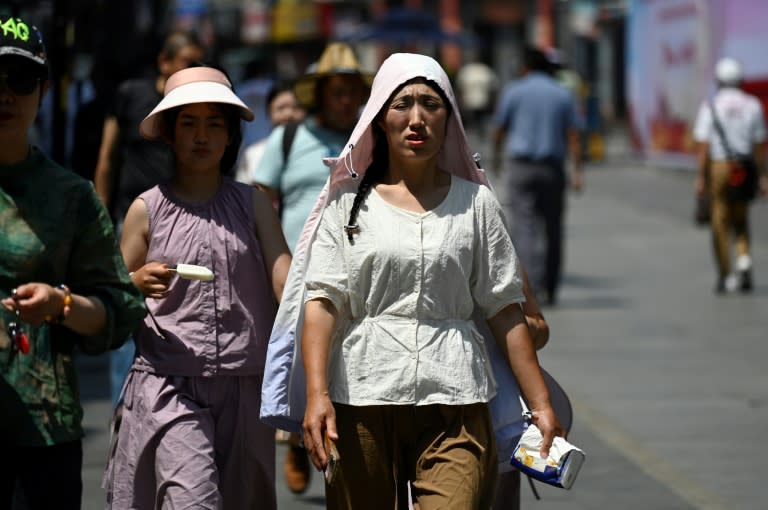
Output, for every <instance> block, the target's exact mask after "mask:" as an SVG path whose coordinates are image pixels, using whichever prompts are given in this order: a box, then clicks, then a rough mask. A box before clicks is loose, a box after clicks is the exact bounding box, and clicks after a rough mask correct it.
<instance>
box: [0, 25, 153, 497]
mask: <svg viewBox="0 0 768 510" xmlns="http://www.w3.org/2000/svg"><path fill="white" fill-rule="evenodd" d="M0 26H2V30H0V451H2V454H1V455H2V462H0V509H6V508H12V507H14V506H13V505H14V504H18V502H19V501H24V502H25V503H26V508H29V509H32V510H35V509H41V510H42V509H50V508H56V509H79V508H80V500H81V492H82V481H81V468H82V444H81V438H82V436H83V429H82V424H81V421H82V417H83V410H82V407H81V405H80V395H79V390H78V386H79V383H78V377H77V372H76V370H75V367H74V364H73V355H74V354H75V353H76V352H77V351H83V352H86V353H89V354H97V353H101V352H104V351H106V350H107V349H110V348H114V347H117V346H119V345H120V344H121V343H122V342H124V341H125V338H126V337H127V336H128V335H129V333H130V331H131V330H132V329H133V328H134V327H135V326H136V325H137V324H138V322H139V320H140V319H141V318H142V317H143V316H144V314H145V308H144V305H143V303H142V299H141V294H140V293H139V291H138V289H137V288H136V287H135V286H134V285H133V283H132V282H131V280H130V278H129V277H128V271H127V269H126V267H125V264H124V263H123V258H122V256H121V254H120V251H119V250H118V248H117V242H116V240H115V236H114V232H113V229H112V224H111V222H110V219H109V215H108V214H107V211H106V210H105V209H104V207H103V206H102V205H101V202H100V201H99V199H98V197H97V196H96V193H95V192H94V191H93V187H92V186H91V184H90V183H89V182H88V181H87V180H85V179H83V178H81V177H79V176H78V175H77V174H75V173H74V172H72V171H69V170H66V169H64V168H62V167H60V166H59V165H58V164H56V163H55V162H53V161H51V160H50V159H48V157H47V156H45V155H44V154H43V153H42V152H41V151H40V150H39V149H38V148H37V147H34V146H32V145H31V144H30V140H29V135H28V132H29V128H30V127H31V126H32V124H33V122H34V120H35V117H36V116H37V112H38V109H39V107H40V103H41V101H42V98H43V96H44V94H45V93H46V91H47V90H48V86H49V82H48V59H47V56H46V52H45V46H44V45H43V41H42V37H41V35H40V33H39V32H38V30H37V29H36V28H35V27H34V26H33V25H31V24H28V23H26V22H25V21H23V20H22V19H20V18H7V19H4V18H1V17H0ZM14 501H16V503H14Z"/></svg>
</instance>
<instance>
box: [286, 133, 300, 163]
mask: <svg viewBox="0 0 768 510" xmlns="http://www.w3.org/2000/svg"><path fill="white" fill-rule="evenodd" d="M298 129H299V123H298V122H289V123H288V124H286V125H285V131H283V167H285V165H287V164H288V155H289V154H290V153H291V145H293V139H294V138H296V131H297V130H298Z"/></svg>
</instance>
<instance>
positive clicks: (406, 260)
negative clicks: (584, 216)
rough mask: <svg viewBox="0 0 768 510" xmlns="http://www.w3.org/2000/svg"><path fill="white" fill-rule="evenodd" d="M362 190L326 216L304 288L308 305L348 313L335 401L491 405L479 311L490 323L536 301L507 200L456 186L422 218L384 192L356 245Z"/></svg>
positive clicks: (332, 372) (350, 189) (369, 202)
mask: <svg viewBox="0 0 768 510" xmlns="http://www.w3.org/2000/svg"><path fill="white" fill-rule="evenodd" d="M351 184H352V185H350V186H345V187H342V188H341V189H339V191H338V192H337V193H336V194H335V196H332V197H331V198H330V201H329V203H328V205H327V207H326V208H325V210H324V211H323V216H322V219H321V220H320V225H319V226H318V230H317V237H316V239H315V241H314V242H313V245H312V250H311V255H310V260H309V265H308V269H307V276H306V280H305V281H306V288H307V294H306V298H305V302H306V301H311V300H314V299H319V298H325V299H328V300H329V301H330V302H331V303H333V305H334V306H335V307H336V309H337V310H338V312H339V319H338V323H337V327H336V331H335V334H334V337H333V340H332V345H331V350H330V359H329V368H328V384H329V387H328V392H329V395H330V398H331V400H332V401H333V402H337V403H342V404H349V405H356V406H363V405H381V404H411V405H428V404H447V405H464V404H470V403H476V402H488V401H489V400H490V399H491V398H492V397H493V396H494V395H495V393H496V383H495V381H494V377H493V372H492V369H491V365H490V362H489V359H488V354H487V352H486V349H485V345H484V340H483V337H482V335H481V334H480V333H479V332H478V330H477V327H476V326H475V324H474V322H473V320H472V314H473V310H474V309H475V307H476V306H477V307H478V308H479V310H480V311H481V312H482V314H483V317H485V318H490V317H493V316H494V315H495V314H496V313H498V312H499V311H501V310H502V309H503V308H504V307H506V306H507V305H509V304H512V303H522V302H523V301H524V300H525V298H524V296H523V282H522V274H521V271H520V267H519V263H518V259H517V256H516V254H515V249H514V247H513V245H512V241H511V239H510V238H509V235H508V233H507V229H506V227H505V223H504V217H503V214H502V212H501V208H500V206H499V203H498V201H497V199H496V197H495V196H494V195H493V193H492V192H491V190H489V189H488V188H487V187H485V186H482V185H479V184H475V183H472V182H470V181H467V180H464V179H461V178H459V177H456V176H452V177H451V185H450V190H449V192H448V194H447V195H446V197H445V199H444V200H443V201H442V202H441V203H440V204H439V205H438V206H437V207H435V208H434V209H432V210H430V211H427V212H425V213H415V212H411V211H407V210H404V209H401V208H398V207H396V206H394V205H392V204H390V203H388V202H386V201H385V200H384V199H383V198H381V196H380V195H379V194H378V193H377V192H376V190H375V188H374V189H372V190H371V192H370V194H369V195H368V197H367V198H366V200H365V202H364V203H363V205H362V207H361V208H360V211H359V213H358V218H357V224H358V225H359V227H360V230H359V231H358V232H357V233H356V234H355V236H354V240H353V242H351V243H350V241H349V240H348V239H347V235H346V232H345V231H344V228H343V226H344V225H346V224H347V222H348V219H349V211H350V209H351V207H352V201H353V199H354V197H355V193H356V190H357V183H356V182H355V183H351Z"/></svg>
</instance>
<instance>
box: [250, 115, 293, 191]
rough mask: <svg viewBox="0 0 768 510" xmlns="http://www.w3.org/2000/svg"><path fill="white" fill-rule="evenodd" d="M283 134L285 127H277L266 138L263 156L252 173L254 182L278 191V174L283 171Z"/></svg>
mask: <svg viewBox="0 0 768 510" xmlns="http://www.w3.org/2000/svg"><path fill="white" fill-rule="evenodd" d="M283 133H285V127H283V126H278V127H276V128H275V129H274V130H273V131H272V133H271V134H270V135H269V138H267V146H266V148H265V149H264V155H263V156H262V158H261V161H259V164H258V165H257V166H256V170H255V171H254V172H253V174H252V175H253V178H254V182H256V183H257V184H261V185H263V186H267V187H269V188H273V189H277V190H279V189H280V174H281V173H282V171H283V164H284V162H283Z"/></svg>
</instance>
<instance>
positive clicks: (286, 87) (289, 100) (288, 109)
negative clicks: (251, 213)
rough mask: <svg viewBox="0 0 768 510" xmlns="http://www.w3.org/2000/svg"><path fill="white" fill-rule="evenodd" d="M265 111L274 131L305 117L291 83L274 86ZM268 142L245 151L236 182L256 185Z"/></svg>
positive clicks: (236, 174)
mask: <svg viewBox="0 0 768 510" xmlns="http://www.w3.org/2000/svg"><path fill="white" fill-rule="evenodd" d="M265 110H266V113H267V116H268V117H269V121H270V123H271V125H272V128H273V129H274V128H275V127H277V126H284V125H286V124H289V123H296V124H298V123H299V122H301V121H302V120H303V119H304V115H305V112H304V109H303V108H302V107H301V106H300V105H299V101H298V99H297V98H296V93H295V92H294V91H293V84H292V83H291V82H289V81H279V82H277V83H275V84H274V85H272V87H271V88H270V89H269V92H268V93H267V98H266V104H265ZM294 134H295V132H294ZM267 140H268V138H266V137H265V138H262V139H261V140H259V141H257V142H255V143H252V144H250V145H248V146H247V147H246V148H245V149H243V152H242V154H241V155H240V158H239V159H238V162H237V171H236V173H235V180H238V181H240V182H244V183H246V184H251V185H254V184H256V177H255V175H256V168H257V167H258V165H259V162H260V161H261V158H262V157H263V156H264V151H265V150H266V148H267ZM283 147H285V144H284V145H283Z"/></svg>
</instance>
